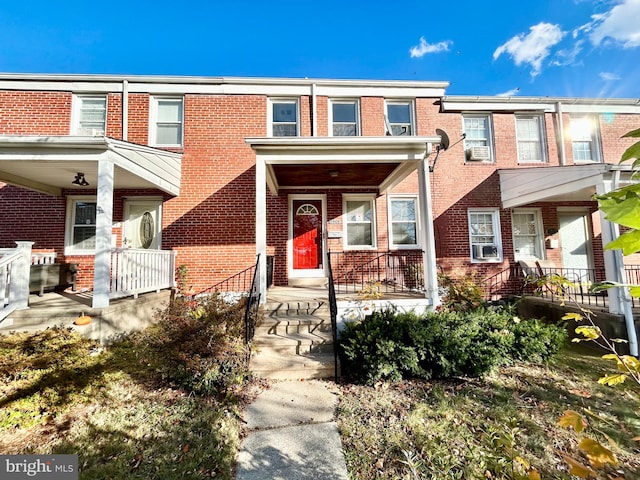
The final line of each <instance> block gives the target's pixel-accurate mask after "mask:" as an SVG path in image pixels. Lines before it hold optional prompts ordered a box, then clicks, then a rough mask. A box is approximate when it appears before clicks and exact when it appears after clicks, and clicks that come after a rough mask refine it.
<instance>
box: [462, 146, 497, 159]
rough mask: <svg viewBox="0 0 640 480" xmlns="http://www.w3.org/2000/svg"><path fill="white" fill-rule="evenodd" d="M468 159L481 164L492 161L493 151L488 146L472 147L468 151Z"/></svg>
mask: <svg viewBox="0 0 640 480" xmlns="http://www.w3.org/2000/svg"><path fill="white" fill-rule="evenodd" d="M467 158H468V159H469V160H471V161H476V162H478V161H479V162H481V161H484V160H491V150H490V149H489V147H488V146H486V145H485V146H480V147H471V148H469V149H468V150H467Z"/></svg>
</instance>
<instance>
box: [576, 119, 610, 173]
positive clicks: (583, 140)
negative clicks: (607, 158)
mask: <svg viewBox="0 0 640 480" xmlns="http://www.w3.org/2000/svg"><path fill="white" fill-rule="evenodd" d="M570 121H571V123H570V127H569V131H570V132H571V145H572V148H573V161H574V162H576V163H581V162H601V161H602V156H601V154H600V136H599V134H598V131H599V129H598V120H597V118H596V117H594V116H592V115H580V116H578V115H576V116H573V115H572V116H571V120H570Z"/></svg>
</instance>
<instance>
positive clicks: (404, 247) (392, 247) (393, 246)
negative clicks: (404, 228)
mask: <svg viewBox="0 0 640 480" xmlns="http://www.w3.org/2000/svg"><path fill="white" fill-rule="evenodd" d="M394 200H413V202H414V204H415V212H416V220H415V221H416V243H415V245H407V244H399V245H396V244H395V243H393V218H392V210H391V203H392V202H393V201H394ZM387 212H389V214H388V219H387V220H388V223H389V225H388V227H387V228H388V232H389V249H390V250H419V249H421V248H422V246H421V245H420V239H421V238H422V237H421V236H420V235H421V234H420V202H419V198H418V195H389V196H388V199H387Z"/></svg>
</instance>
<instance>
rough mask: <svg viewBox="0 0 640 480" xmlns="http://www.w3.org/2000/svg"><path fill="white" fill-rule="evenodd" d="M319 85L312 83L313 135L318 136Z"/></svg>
mask: <svg viewBox="0 0 640 480" xmlns="http://www.w3.org/2000/svg"><path fill="white" fill-rule="evenodd" d="M316 90H317V85H316V84H315V83H312V84H311V117H312V118H311V136H312V137H317V136H318V122H317V118H318V117H317V116H316V113H317V92H316Z"/></svg>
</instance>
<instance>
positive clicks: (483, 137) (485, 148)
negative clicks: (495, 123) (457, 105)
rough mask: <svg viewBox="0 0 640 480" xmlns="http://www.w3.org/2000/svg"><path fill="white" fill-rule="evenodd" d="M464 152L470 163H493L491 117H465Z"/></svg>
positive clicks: (484, 115)
mask: <svg viewBox="0 0 640 480" xmlns="http://www.w3.org/2000/svg"><path fill="white" fill-rule="evenodd" d="M462 121H463V124H464V125H463V128H464V134H465V137H464V151H465V155H466V160H467V161H469V162H478V161H479V162H491V161H492V160H493V143H492V140H491V139H492V137H493V133H492V128H491V117H490V116H489V115H488V114H481V115H478V114H475V115H467V114H465V115H463V117H462Z"/></svg>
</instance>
